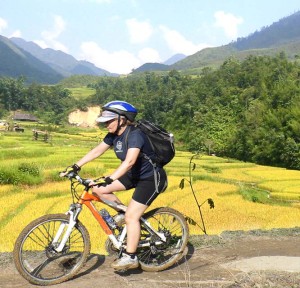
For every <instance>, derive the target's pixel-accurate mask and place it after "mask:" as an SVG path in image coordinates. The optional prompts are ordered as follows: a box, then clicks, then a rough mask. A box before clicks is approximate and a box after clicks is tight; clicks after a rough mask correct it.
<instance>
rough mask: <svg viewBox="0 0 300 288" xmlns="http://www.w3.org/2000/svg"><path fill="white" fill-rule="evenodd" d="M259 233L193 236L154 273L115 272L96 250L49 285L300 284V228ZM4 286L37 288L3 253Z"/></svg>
mask: <svg viewBox="0 0 300 288" xmlns="http://www.w3.org/2000/svg"><path fill="white" fill-rule="evenodd" d="M256 234H257V233H252V234H251V233H250V234H249V233H248V234H245V233H242V234H238V233H233V234H232V233H229V234H224V235H221V237H218V236H202V237H201V238H199V237H198V238H193V237H192V238H191V245H189V247H188V251H187V255H186V257H185V259H183V261H181V263H178V265H176V266H174V267H172V268H171V269H168V270H166V271H162V272H156V273H153V272H152V273H150V272H143V271H140V270H133V271H131V272H130V273H129V272H127V273H122V274H121V273H120V274H117V273H114V272H113V271H112V269H111V268H110V263H111V262H112V261H113V258H112V257H104V256H101V255H95V254H94V255H91V256H90V258H89V260H88V263H87V265H86V267H85V268H84V269H83V271H81V273H80V274H79V275H78V276H77V277H76V278H75V279H72V280H71V281H68V282H65V283H62V284H58V285H53V286H51V287H53V288H64V287H66V288H79V287H80V288H82V287H89V288H93V287H95V288H96V287H109V288H120V287H134V288H135V287H136V288H143V287H147V288H151V287H162V288H164V287H205V288H206V287H210V288H211V287H228V288H229V287H231V288H238V287H245V288H248V287H276V288H281V287H282V288H299V287H300V248H299V247H300V229H299V230H297V231H296V230H295V231H293V232H292V233H288V234H289V235H278V234H276V233H275V234H273V235H265V234H264V233H262V234H261V235H256ZM280 234H285V233H280ZM195 247H197V248H195ZM0 287H3V288H4V287H5V288H6V287H20V288H21V287H22V288H28V287H31V288H32V287H38V286H34V285H31V284H29V283H28V282H26V280H24V279H23V278H22V277H21V276H20V275H19V274H18V273H17V271H16V270H15V268H14V266H13V263H12V262H11V255H9V254H6V255H4V254H2V255H1V273H0Z"/></svg>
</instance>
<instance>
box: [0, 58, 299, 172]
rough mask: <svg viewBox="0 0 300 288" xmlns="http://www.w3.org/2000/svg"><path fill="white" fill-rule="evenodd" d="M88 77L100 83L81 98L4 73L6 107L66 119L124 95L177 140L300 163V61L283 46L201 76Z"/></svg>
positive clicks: (239, 155) (0, 89)
mask: <svg viewBox="0 0 300 288" xmlns="http://www.w3.org/2000/svg"><path fill="white" fill-rule="evenodd" d="M86 84H87V86H89V87H93V88H95V95H93V96H90V97H89V98H87V99H84V100H82V101H81V102H80V103H76V101H75V100H74V98H72V97H71V96H70V95H69V93H68V90H66V89H63V88H62V87H61V86H53V87H43V86H38V85H30V86H24V85H22V83H20V80H19V82H18V81H16V80H12V79H6V78H4V79H1V81H0V103H1V107H2V110H1V112H2V115H4V113H5V112H6V111H7V110H8V109H10V110H14V109H24V110H27V111H37V114H39V116H40V117H41V118H43V117H45V116H47V121H52V122H55V123H62V122H63V119H66V118H65V115H66V113H67V112H68V110H70V109H72V107H74V106H75V105H76V106H79V107H82V108H83V107H85V106H88V105H92V104H93V105H94V104H96V105H102V104H104V103H106V102H108V101H111V100H115V99H120V100H126V101H128V102H131V103H132V104H134V105H135V106H136V107H137V108H138V109H139V111H140V113H139V115H140V117H144V118H147V119H149V120H152V121H154V122H156V123H158V124H161V125H162V126H165V127H166V128H168V129H169V130H171V131H172V132H174V134H175V137H176V140H177V146H182V147H183V148H187V149H188V150H190V151H203V152H206V153H215V154H217V155H220V156H227V157H232V158H236V159H240V160H244V161H251V162H256V163H259V164H266V165H272V166H282V167H287V168H293V169H300V122H299V119H300V66H299V64H298V63H297V62H290V61H289V60H288V59H287V57H286V56H285V54H284V53H281V54H279V55H278V56H276V57H269V56H263V57H257V56H249V57H248V58H247V59H246V60H244V61H238V60H236V59H229V60H227V61H225V62H224V63H223V64H222V65H221V67H220V68H219V69H217V70H212V69H210V68H204V69H203V70H202V73H201V76H199V77H191V76H184V75H182V74H180V73H179V72H178V71H176V70H173V71H170V72H169V73H168V74H167V75H165V76H158V75H156V74H155V73H150V72H147V73H144V74H140V75H131V76H129V77H127V78H112V77H99V81H98V82H96V83H95V82H93V83H86ZM51 116H52V117H53V118H51ZM1 117H2V116H1Z"/></svg>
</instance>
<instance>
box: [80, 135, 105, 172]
mask: <svg viewBox="0 0 300 288" xmlns="http://www.w3.org/2000/svg"><path fill="white" fill-rule="evenodd" d="M109 148H110V146H109V145H108V144H106V143H105V142H103V141H102V142H101V143H100V144H99V145H98V146H96V147H95V148H94V149H92V150H91V151H90V152H88V153H87V154H86V155H85V156H83V157H82V158H81V159H80V160H79V161H77V162H76V164H77V165H78V166H79V167H82V166H83V165H84V164H86V163H88V162H90V161H92V160H94V159H96V158H97V157H99V156H101V155H102V154H103V153H104V152H105V151H107V150H108V149H109Z"/></svg>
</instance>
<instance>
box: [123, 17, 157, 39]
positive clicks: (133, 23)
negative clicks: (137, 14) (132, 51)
mask: <svg viewBox="0 0 300 288" xmlns="http://www.w3.org/2000/svg"><path fill="white" fill-rule="evenodd" d="M126 25H127V28H128V31H129V36H130V41H131V43H133V44H138V43H144V42H146V41H147V40H148V39H149V38H150V37H151V35H152V33H153V28H152V26H151V24H150V23H149V22H147V21H143V22H139V21H137V20H136V19H135V18H132V19H128V20H126Z"/></svg>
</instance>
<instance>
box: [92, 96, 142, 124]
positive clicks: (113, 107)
mask: <svg viewBox="0 0 300 288" xmlns="http://www.w3.org/2000/svg"><path fill="white" fill-rule="evenodd" d="M137 113H138V110H137V109H136V108H135V107H134V106H133V105H131V104H129V103H127V102H125V101H119V100H116V101H111V102H109V103H106V104H105V105H104V106H103V107H102V113H101V116H100V117H99V118H98V119H97V120H96V121H97V122H107V121H109V120H111V119H115V118H118V115H120V116H124V117H126V118H127V119H128V120H129V121H131V122H133V121H134V119H135V116H136V115H137Z"/></svg>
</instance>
